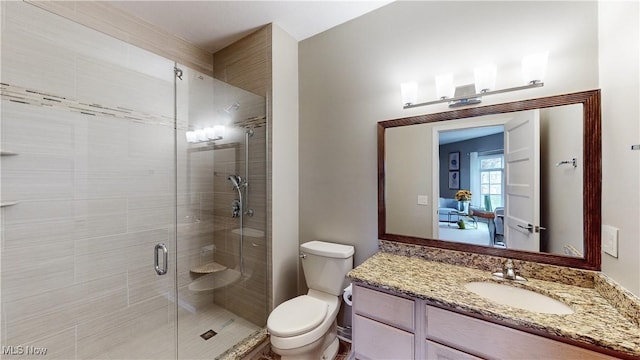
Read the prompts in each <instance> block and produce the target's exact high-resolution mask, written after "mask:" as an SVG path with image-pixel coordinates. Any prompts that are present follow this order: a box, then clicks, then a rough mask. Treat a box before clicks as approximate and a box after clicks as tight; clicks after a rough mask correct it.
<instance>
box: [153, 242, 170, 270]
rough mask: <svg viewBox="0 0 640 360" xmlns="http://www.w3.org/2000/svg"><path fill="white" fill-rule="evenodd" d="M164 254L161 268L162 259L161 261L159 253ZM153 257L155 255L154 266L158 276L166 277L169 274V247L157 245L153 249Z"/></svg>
mask: <svg viewBox="0 0 640 360" xmlns="http://www.w3.org/2000/svg"><path fill="white" fill-rule="evenodd" d="M158 250H160V252H162V258H163V259H162V260H163V262H162V268H161V267H160V264H159V262H160V259H159V251H158ZM153 255H154V259H153V264H154V268H155V269H156V274H158V275H164V274H166V273H167V263H168V262H169V253H168V251H167V246H166V245H165V244H157V245H156V246H155V248H154V249H153Z"/></svg>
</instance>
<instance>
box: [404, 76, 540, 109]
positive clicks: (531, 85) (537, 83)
mask: <svg viewBox="0 0 640 360" xmlns="http://www.w3.org/2000/svg"><path fill="white" fill-rule="evenodd" d="M543 86H544V83H543V82H540V81H532V82H531V83H529V84H527V85H523V86H515V87H511V88H506V89H500V90H492V91H486V92H481V93H478V94H474V95H465V96H458V97H454V98H444V99H440V100H434V101H427V102H423V103H419V104H404V106H403V107H402V108H403V109H411V108H415V107H420V106H425V105H434V104H441V103H445V102H456V101H460V100H469V99H473V98H479V97H483V96H487V95H493V94H501V93H506V92H511V91H518V90H526V89H532V88H537V87H543Z"/></svg>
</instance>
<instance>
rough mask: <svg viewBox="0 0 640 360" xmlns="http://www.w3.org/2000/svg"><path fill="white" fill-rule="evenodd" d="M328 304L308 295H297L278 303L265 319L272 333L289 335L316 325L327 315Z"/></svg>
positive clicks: (281, 335)
mask: <svg viewBox="0 0 640 360" xmlns="http://www.w3.org/2000/svg"><path fill="white" fill-rule="evenodd" d="M328 307H329V304H327V303H326V302H324V301H322V300H319V299H316V298H314V297H311V296H308V295H302V296H298V297H296V298H294V299H291V300H289V301H286V302H284V303H282V304H280V305H279V306H278V307H276V308H275V310H273V312H272V313H271V315H269V319H268V321H267V328H268V329H269V332H270V333H271V334H272V335H275V336H279V337H291V336H296V335H300V334H304V333H307V332H309V331H310V330H312V329H314V328H316V327H318V326H319V325H320V324H321V323H322V322H323V320H324V319H325V318H326V316H327V309H328Z"/></svg>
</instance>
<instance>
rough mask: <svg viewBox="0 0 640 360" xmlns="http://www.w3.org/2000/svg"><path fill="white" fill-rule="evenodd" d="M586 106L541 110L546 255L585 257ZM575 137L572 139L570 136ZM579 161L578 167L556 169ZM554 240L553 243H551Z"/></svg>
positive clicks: (543, 241) (543, 214)
mask: <svg viewBox="0 0 640 360" xmlns="http://www.w3.org/2000/svg"><path fill="white" fill-rule="evenodd" d="M582 114H583V107H582V104H575V105H567V106H556V107H553V108H549V109H542V110H540V173H541V174H544V175H545V176H541V177H540V191H541V193H540V220H541V221H540V224H541V225H542V226H544V227H546V228H547V230H545V231H544V232H542V233H541V235H540V240H541V244H543V245H544V244H546V248H545V247H543V248H542V249H544V251H546V252H550V253H554V254H567V253H566V252H565V247H566V246H570V247H572V248H573V249H575V251H577V252H579V253H581V254H584V236H583V233H584V227H583V221H582V217H583V215H584V211H583V208H584V207H583V195H584V193H583V186H582V183H583V180H582V179H583V169H584V164H585V163H588V162H589V161H591V159H584V158H583V156H582V149H583V146H582V143H583V137H584V131H583V130H584V129H583V127H582V121H583V119H582V118H583V115H582ZM568 135H571V136H568ZM573 157H575V158H576V159H577V163H578V166H577V167H575V168H574V167H573V166H571V165H561V166H556V164H557V163H558V162H560V161H564V160H571V159H572V158H573ZM548 239H551V240H552V241H548Z"/></svg>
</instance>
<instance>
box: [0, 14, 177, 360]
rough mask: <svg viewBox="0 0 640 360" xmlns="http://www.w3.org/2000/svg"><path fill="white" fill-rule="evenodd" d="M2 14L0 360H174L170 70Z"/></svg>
mask: <svg viewBox="0 0 640 360" xmlns="http://www.w3.org/2000/svg"><path fill="white" fill-rule="evenodd" d="M0 6H2V15H3V19H2V41H1V46H2V51H1V54H2V69H1V77H2V84H1V94H2V100H1V101H2V103H1V105H2V108H1V124H0V126H1V143H0V146H1V150H2V154H1V155H2V156H1V157H0V169H1V175H0V176H1V192H0V202H1V204H2V209H1V212H2V214H1V216H2V218H1V224H2V227H1V232H0V237H1V246H2V259H1V264H2V269H1V276H2V279H1V280H2V281H1V286H2V289H1V290H2V291H1V298H0V302H1V306H2V316H1V321H2V324H1V329H2V331H1V332H2V337H1V339H0V342H1V345H2V347H1V349H2V354H0V356H2V357H3V358H4V357H5V356H6V357H11V358H14V357H15V358H44V357H43V356H39V355H38V354H42V353H43V352H45V353H46V355H47V356H46V358H54V359H55V358H57V359H114V358H118V359H175V358H176V320H175V319H176V311H175V309H176V306H175V303H176V301H175V299H176V293H175V258H173V259H172V258H171V256H169V258H168V260H169V262H168V264H167V272H166V274H164V275H158V274H157V273H156V271H155V269H154V248H155V246H156V245H157V244H160V243H163V244H165V246H166V247H167V250H168V252H169V255H171V254H175V252H176V248H175V218H176V215H175V212H176V210H175V209H176V204H175V199H176V197H175V134H174V132H175V122H174V74H173V68H174V63H173V62H172V61H169V60H167V59H164V58H162V57H160V56H156V55H154V54H151V53H149V52H147V51H144V50H141V49H138V48H136V47H134V46H131V45H129V44H126V43H124V42H122V41H119V40H116V39H113V38H111V37H109V36H106V35H104V34H102V33H99V32H97V31H94V30H91V29H88V28H85V27H83V26H81V25H79V24H76V23H74V22H71V21H69V20H67V19H64V18H62V17H59V16H56V15H53V14H51V13H49V12H46V11H44V10H42V9H39V8H37V7H36V6H33V5H31V4H29V3H26V2H2V3H1V4H0ZM158 255H160V257H161V258H162V257H163V256H162V254H161V253H160V252H158ZM164 266H165V263H164V262H163V261H162V260H161V261H160V262H159V264H158V267H159V268H160V269H164ZM28 349H32V350H34V351H35V350H36V349H37V353H36V352H33V353H31V354H32V355H33V356H29V354H30V353H29V352H28V351H29V350H28ZM20 352H23V356H14V355H19V354H20ZM10 354H11V355H10Z"/></svg>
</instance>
